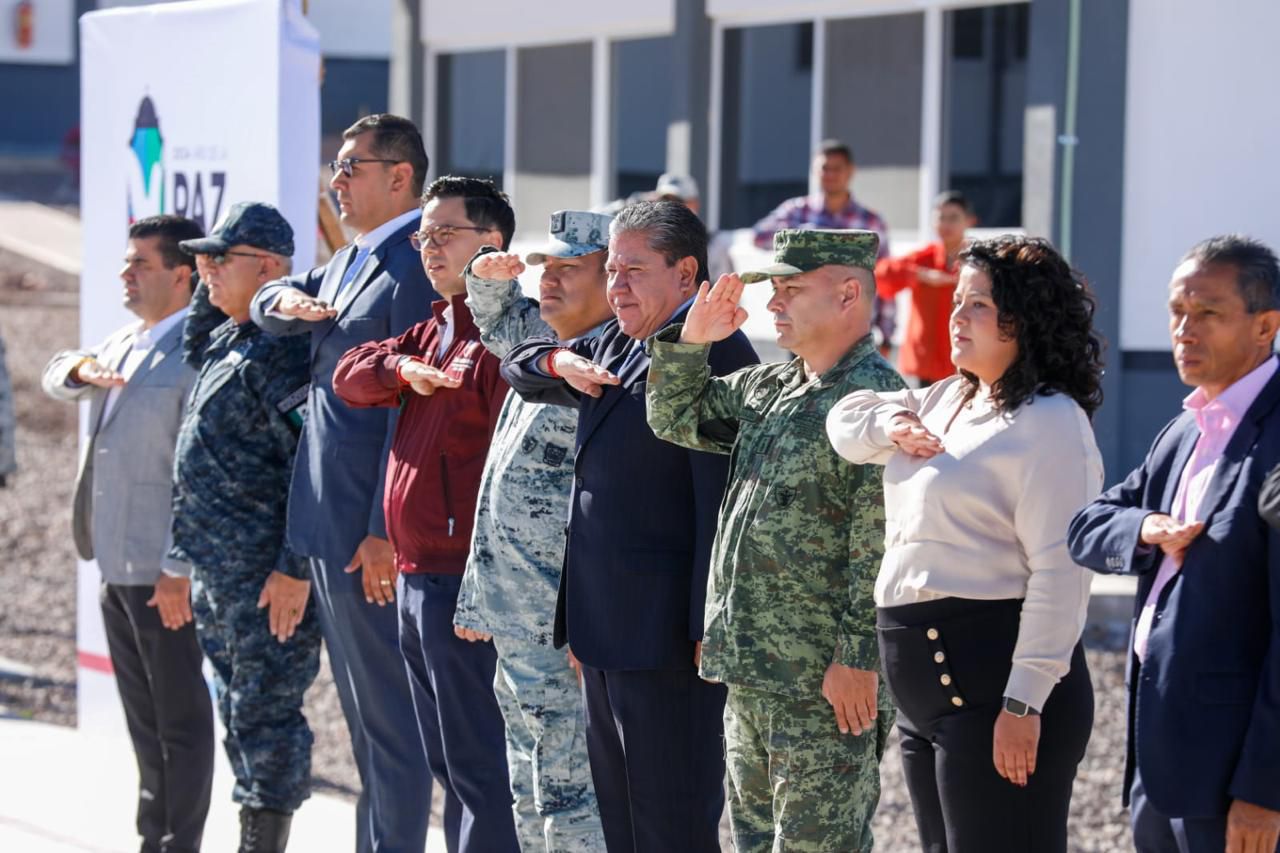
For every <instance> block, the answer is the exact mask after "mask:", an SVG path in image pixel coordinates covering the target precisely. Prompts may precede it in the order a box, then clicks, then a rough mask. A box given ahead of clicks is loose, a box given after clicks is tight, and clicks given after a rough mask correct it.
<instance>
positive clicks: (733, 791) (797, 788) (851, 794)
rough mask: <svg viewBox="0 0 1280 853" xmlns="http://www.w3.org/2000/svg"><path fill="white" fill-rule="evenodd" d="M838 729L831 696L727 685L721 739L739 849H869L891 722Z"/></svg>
mask: <svg viewBox="0 0 1280 853" xmlns="http://www.w3.org/2000/svg"><path fill="white" fill-rule="evenodd" d="M881 692H882V701H881V702H880V703H879V704H880V707H879V709H878V710H877V713H876V727H875V729H874V730H873V731H869V732H864V733H863V734H861V735H858V736H854V735H852V734H847V735H842V734H840V730H839V729H838V728H836V719H835V714H834V713H833V711H832V710H831V706H830V705H829V704H827V702H826V700H825V699H823V698H822V697H818V698H817V699H815V700H801V699H795V698H793V697H790V696H783V695H781V694H779V693H771V692H768V691H764V690H756V689H754V688H750V687H742V686H739V685H737V684H731V685H729V698H728V701H727V702H726V703H725V709H724V739H725V752H726V763H727V764H728V771H729V820H730V824H731V825H732V829H733V844H734V849H735V850H736V851H738V853H783V851H804V853H831V852H832V851H840V853H867V851H869V850H871V847H872V839H871V818H872V816H873V815H874V814H875V811H876V804H877V803H878V802H879V800H880V756H881V755H883V754H884V747H885V743H886V742H887V738H888V735H889V730H890V729H891V728H892V726H893V716H894V715H893V711H892V706H891V705H888V698H887V695H883V690H882V691H881Z"/></svg>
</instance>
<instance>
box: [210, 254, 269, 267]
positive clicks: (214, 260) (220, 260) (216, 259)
mask: <svg viewBox="0 0 1280 853" xmlns="http://www.w3.org/2000/svg"><path fill="white" fill-rule="evenodd" d="M232 255H234V256H235V257H237V258H258V259H262V258H265V257H267V256H266V255H260V254H257V253H256V252H219V253H218V254H216V255H205V257H206V258H208V259H209V263H211V264H213V265H214V266H215V267H220V266H222V265H224V264H226V263H227V258H228V257H230V256H232Z"/></svg>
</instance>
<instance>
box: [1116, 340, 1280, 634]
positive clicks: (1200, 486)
mask: <svg viewBox="0 0 1280 853" xmlns="http://www.w3.org/2000/svg"><path fill="white" fill-rule="evenodd" d="M1276 366H1277V364H1276V359H1275V356H1272V357H1271V358H1268V359H1267V360H1266V361H1264V362H1263V363H1262V364H1260V365H1258V366H1257V367H1255V368H1254V369H1253V370H1252V371H1250V372H1249V373H1247V374H1245V375H1244V376H1242V377H1241V378H1240V379H1237V380H1236V381H1235V383H1234V384H1232V385H1231V386H1230V387H1228V388H1227V390H1225V391H1223V392H1222V393H1221V394H1219V395H1218V396H1217V397H1215V398H1214V399H1212V400H1209V399H1207V398H1206V397H1205V393H1204V391H1202V390H1201V389H1199V388H1197V389H1196V390H1194V391H1192V392H1191V393H1190V394H1188V395H1187V397H1186V399H1184V400H1183V401H1182V408H1183V409H1185V410H1186V411H1189V412H1194V413H1195V418H1196V426H1197V427H1199V429H1200V438H1198V439H1197V440H1196V446H1195V448H1194V449H1192V451H1191V458H1190V459H1188V460H1187V467H1185V468H1183V469H1182V476H1181V477H1180V478H1179V480H1178V490H1177V491H1176V492H1174V495H1173V506H1172V507H1170V509H1169V514H1170V515H1172V516H1173V517H1174V518H1176V519H1177V520H1178V521H1203V520H1204V516H1203V515H1202V514H1201V510H1202V509H1204V507H1202V506H1201V502H1202V501H1203V500H1204V496H1205V493H1206V492H1208V491H1209V483H1211V482H1212V481H1213V473H1214V471H1216V470H1217V468H1218V460H1220V459H1221V458H1222V452H1223V451H1224V450H1226V448H1227V443H1228V442H1229V441H1231V436H1233V435H1235V432H1236V427H1237V426H1238V425H1239V424H1240V421H1241V419H1243V418H1244V415H1245V412H1247V411H1249V407H1250V406H1252V405H1253V401H1254V400H1256V399H1257V397H1258V394H1260V393H1262V389H1263V387H1264V386H1265V385H1266V384H1267V382H1269V381H1270V380H1271V377H1272V376H1273V375H1274V374H1275V372H1276ZM1177 572H1178V565H1177V564H1176V563H1175V562H1174V561H1173V558H1172V557H1170V556H1169V555H1167V554H1166V555H1165V557H1164V559H1163V560H1162V561H1161V562H1160V569H1159V571H1158V572H1157V573H1156V581H1155V583H1154V584H1152V586H1151V592H1150V593H1148V595H1147V600H1146V602H1145V603H1144V604H1143V605H1142V613H1141V614H1140V615H1139V616H1138V626H1137V628H1135V629H1134V632H1133V650H1134V652H1135V653H1136V654H1137V655H1138V660H1146V657H1147V640H1148V639H1149V638H1150V636H1151V627H1152V625H1153V624H1154V623H1155V616H1156V602H1158V601H1159V600H1160V593H1161V592H1163V591H1164V588H1165V587H1166V586H1168V584H1169V581H1171V580H1173V576H1174V575H1175V574H1177Z"/></svg>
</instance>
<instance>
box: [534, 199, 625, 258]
mask: <svg viewBox="0 0 1280 853" xmlns="http://www.w3.org/2000/svg"><path fill="white" fill-rule="evenodd" d="M612 221H613V217H612V216H610V215H609V214H607V213H592V212H591V211H589V210H557V211H556V212H555V213H553V214H551V227H550V229H549V231H550V232H551V234H550V236H551V242H549V243H547V244H546V245H545V246H541V247H539V248H538V250H537V251H534V252H530V253H529V254H527V255H525V256H524V262H525V263H527V264H545V263H546V262H547V258H580V257H582V256H583V255H590V254H591V253H592V252H602V251H604V250H605V249H607V248H609V223H610V222H612Z"/></svg>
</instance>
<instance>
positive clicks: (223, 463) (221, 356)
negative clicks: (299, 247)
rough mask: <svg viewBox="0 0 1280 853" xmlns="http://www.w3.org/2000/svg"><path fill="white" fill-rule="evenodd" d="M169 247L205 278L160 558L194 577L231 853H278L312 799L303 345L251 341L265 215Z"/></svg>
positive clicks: (312, 652)
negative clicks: (168, 529)
mask: <svg viewBox="0 0 1280 853" xmlns="http://www.w3.org/2000/svg"><path fill="white" fill-rule="evenodd" d="M179 245H181V247H182V249H183V251H186V252H188V253H190V254H193V255H196V257H197V267H198V269H199V270H200V276H201V279H202V281H201V283H200V285H199V287H197V288H196V292H195V296H194V297H193V299H192V307H191V313H190V314H188V316H187V325H186V336H185V339H184V341H183V347H184V350H185V353H184V357H185V358H186V359H187V361H188V362H190V363H191V365H192V366H193V367H195V368H196V369H197V370H198V371H199V375H198V376H197V377H196V383H195V387H194V388H193V389H192V391H191V397H190V399H189V400H188V402H187V411H186V415H185V416H184V418H183V423H182V428H181V429H180V430H179V432H178V444H177V448H176V450H175V453H174V480H175V484H174V502H173V548H172V550H171V551H170V552H169V555H170V557H171V558H173V559H177V560H184V561H187V562H189V563H190V564H191V566H192V587H191V599H192V601H191V604H192V610H193V611H194V613H195V619H196V636H197V637H198V639H199V641H200V647H201V649H203V651H204V654H205V657H207V658H208V659H209V662H210V664H212V666H213V674H214V686H215V687H216V688H217V694H218V695H217V700H218V701H217V706H218V714H219V716H220V717H221V718H222V723H223V725H224V726H225V727H226V730H227V737H226V740H225V741H224V744H225V746H226V751H227V758H228V759H229V760H230V762H231V769H232V772H233V773H234V774H235V778H236V785H235V788H234V790H233V791H232V798H233V799H234V800H235V801H236V802H237V803H239V804H240V806H241V810H240V848H239V853H282V851H284V849H285V845H286V843H287V842H288V838H289V825H290V821H291V817H292V814H293V812H294V810H296V809H297V808H298V806H299V805H301V804H302V801H303V800H305V799H306V798H307V797H308V796H309V795H310V785H311V743H312V736H311V730H310V728H309V727H308V726H307V721H306V718H305V717H304V716H303V715H302V697H303V694H304V693H305V692H306V690H307V688H308V687H309V686H310V685H311V682H312V681H314V680H315V677H316V672H317V671H318V670H319V667H320V627H319V624H318V623H317V621H316V617H315V608H314V607H308V599H309V596H310V592H311V581H310V571H309V567H308V564H307V561H306V559H305V558H302V557H299V556H297V555H296V554H294V553H292V552H291V551H290V550H289V547H288V546H287V545H286V544H285V539H284V530H285V507H286V504H287V501H288V496H289V478H290V473H291V472H292V470H293V458H294V453H295V451H296V449H297V446H298V435H299V433H300V432H301V429H302V414H303V405H304V403H305V401H306V397H307V387H308V381H309V378H308V377H309V367H308V345H307V341H306V339H305V338H301V337H288V338H276V337H272V336H270V335H268V334H266V333H265V332H263V331H262V330H260V329H259V328H258V327H257V326H255V325H254V324H253V323H252V322H251V321H250V319H249V304H250V301H251V300H252V299H253V295H254V294H255V293H257V291H258V288H259V287H261V286H262V285H263V284H265V283H266V282H268V281H273V280H274V279H277V278H280V277H281V276H284V275H288V273H289V256H290V255H292V254H293V230H292V229H291V228H290V227H289V223H288V222H286V221H285V219H284V217H283V216H281V215H280V212H279V211H278V210H276V209H275V208H274V207H272V206H271V205H268V204H260V203H245V202H242V203H240V204H236V205H234V206H233V207H232V208H231V209H230V210H229V211H228V212H227V216H226V219H224V220H223V222H222V224H221V225H219V226H218V227H217V228H216V229H214V231H213V233H212V234H211V235H209V236H208V237H206V238H203V239H199V240H183V241H182V243H180V244H179Z"/></svg>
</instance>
